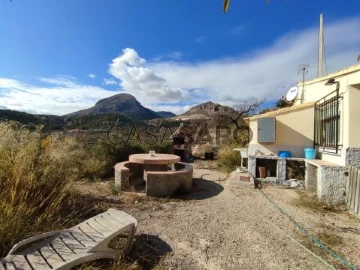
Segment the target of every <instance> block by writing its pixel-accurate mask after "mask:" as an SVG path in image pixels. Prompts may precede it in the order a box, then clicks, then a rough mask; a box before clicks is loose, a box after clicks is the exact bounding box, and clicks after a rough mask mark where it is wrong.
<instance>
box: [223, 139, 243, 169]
mask: <svg viewBox="0 0 360 270" xmlns="http://www.w3.org/2000/svg"><path fill="white" fill-rule="evenodd" d="M234 148H235V146H234V145H232V144H228V145H223V146H221V148H220V150H219V153H218V160H219V168H220V169H221V170H223V171H225V172H227V173H230V172H232V171H234V170H235V169H236V166H239V165H241V164H240V163H241V156H240V153H239V152H238V151H234V150H233V149H234Z"/></svg>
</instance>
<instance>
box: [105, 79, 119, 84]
mask: <svg viewBox="0 0 360 270" xmlns="http://www.w3.org/2000/svg"><path fill="white" fill-rule="evenodd" d="M104 84H106V85H116V84H118V82H116V81H115V80H113V79H106V78H105V79H104Z"/></svg>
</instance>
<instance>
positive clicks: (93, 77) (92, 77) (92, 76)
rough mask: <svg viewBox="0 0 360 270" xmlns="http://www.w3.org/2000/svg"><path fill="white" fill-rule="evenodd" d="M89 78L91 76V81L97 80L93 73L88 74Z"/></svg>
mask: <svg viewBox="0 0 360 270" xmlns="http://www.w3.org/2000/svg"><path fill="white" fill-rule="evenodd" d="M88 76H89V77H90V78H91V79H95V78H96V75H95V74H92V73H90V74H88Z"/></svg>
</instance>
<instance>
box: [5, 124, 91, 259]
mask: <svg viewBox="0 0 360 270" xmlns="http://www.w3.org/2000/svg"><path fill="white" fill-rule="evenodd" d="M84 156H86V152H85V150H84V149H83V148H82V147H81V146H80V145H79V144H77V143H76V141H75V140H74V139H73V138H63V137H61V136H60V135H56V134H53V135H50V136H47V137H45V138H43V137H42V134H41V132H40V130H36V131H29V130H28V129H26V128H24V127H20V126H18V125H16V124H14V123H0V198H1V201H0V213H1V215H0V239H1V243H0V257H2V256H4V255H5V254H6V253H7V251H8V250H9V249H10V247H11V246H12V245H13V244H15V243H16V242H18V241H20V240H22V239H24V238H25V237H28V236H29V235H33V234H36V233H39V232H44V231H50V230H54V229H57V228H59V227H62V226H65V225H67V224H69V223H71V222H73V220H72V217H78V218H81V217H82V216H83V215H85V214H86V213H87V211H90V210H89V209H90V208H91V206H92V204H88V205H84V204H83V207H84V208H86V209H87V211H84V209H79V208H78V206H79V205H78V202H79V198H78V197H77V196H75V194H74V193H73V192H72V184H73V181H74V180H75V179H77V178H79V177H80V176H81V175H82V174H83V173H84V171H85V170H84V166H82V164H84V163H85V160H86V159H84ZM80 212H81V213H83V215H78V213H80Z"/></svg>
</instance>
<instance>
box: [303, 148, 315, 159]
mask: <svg viewBox="0 0 360 270" xmlns="http://www.w3.org/2000/svg"><path fill="white" fill-rule="evenodd" d="M304 150H305V158H307V159H315V156H316V149H312V148H305V149H304Z"/></svg>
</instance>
